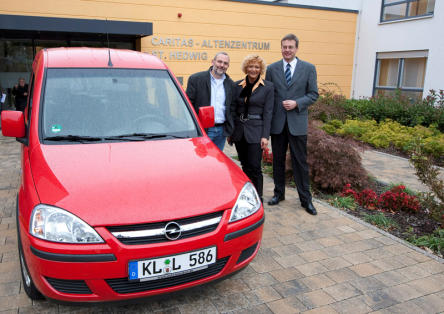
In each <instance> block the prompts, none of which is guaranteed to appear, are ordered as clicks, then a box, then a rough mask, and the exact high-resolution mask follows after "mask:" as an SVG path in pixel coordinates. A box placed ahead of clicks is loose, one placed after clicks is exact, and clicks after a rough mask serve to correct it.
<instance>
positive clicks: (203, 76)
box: [186, 52, 234, 150]
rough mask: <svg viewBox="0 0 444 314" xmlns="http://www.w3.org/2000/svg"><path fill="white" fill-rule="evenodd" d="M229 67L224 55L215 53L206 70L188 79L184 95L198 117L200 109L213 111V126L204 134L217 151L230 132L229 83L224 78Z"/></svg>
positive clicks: (231, 122) (230, 92) (231, 82)
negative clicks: (208, 108)
mask: <svg viewBox="0 0 444 314" xmlns="http://www.w3.org/2000/svg"><path fill="white" fill-rule="evenodd" d="M229 65H230V57H229V56H228V54H227V53H226V52H218V53H217V54H216V55H215V56H214V58H213V60H212V66H211V67H210V69H209V70H207V71H203V72H198V73H195V74H193V75H191V76H190V78H189V79H188V85H187V91H186V93H187V95H188V98H189V99H190V101H191V103H192V105H193V107H194V110H196V113H199V108H200V107H202V106H212V107H214V122H215V125H214V127H212V128H209V129H208V130H207V134H208V136H209V138H210V139H211V140H212V141H213V143H214V144H216V146H217V147H219V149H220V150H223V149H224V146H225V140H226V138H227V136H230V135H231V133H232V132H233V128H234V123H233V118H232V117H231V113H230V105H231V102H232V99H233V80H232V79H231V78H230V77H229V76H228V75H227V74H226V72H227V69H228V67H229Z"/></svg>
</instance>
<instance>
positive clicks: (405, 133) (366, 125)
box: [322, 120, 444, 158]
mask: <svg viewBox="0 0 444 314" xmlns="http://www.w3.org/2000/svg"><path fill="white" fill-rule="evenodd" d="M322 129H323V130H325V131H327V132H328V133H329V134H338V135H341V136H348V137H353V138H355V139H357V140H360V141H363V142H365V143H368V144H371V145H373V146H374V147H376V148H388V147H395V148H397V149H399V150H401V151H403V152H405V153H408V152H409V151H410V150H411V149H412V147H413V146H414V145H415V142H417V141H419V142H420V143H421V145H422V146H423V150H424V151H425V152H427V153H429V154H431V155H433V156H434V157H435V158H442V156H444V134H442V133H441V132H440V131H439V130H438V129H437V128H436V126H435V125H432V126H430V127H429V128H426V127H424V126H420V125H417V126H415V127H413V128H412V127H407V126H404V125H401V124H399V123H398V122H396V121H391V120H385V121H382V122H379V123H377V122H376V121H375V120H346V121H345V122H344V123H342V122H340V121H338V120H332V121H330V122H328V123H326V124H324V125H323V126H322Z"/></svg>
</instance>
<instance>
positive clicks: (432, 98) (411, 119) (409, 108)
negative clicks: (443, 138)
mask: <svg viewBox="0 0 444 314" xmlns="http://www.w3.org/2000/svg"><path fill="white" fill-rule="evenodd" d="M320 90H321V96H320V97H319V100H318V102H316V103H315V104H314V105H312V106H310V107H311V108H310V111H311V112H310V114H311V117H312V118H314V119H319V120H322V121H324V122H328V121H330V120H331V119H338V120H341V121H345V120H346V119H360V120H375V121H377V122H381V121H384V120H386V119H391V120H393V121H396V122H398V123H400V124H402V125H405V126H410V127H414V126H416V125H422V126H425V127H429V126H431V125H432V124H434V125H435V126H436V128H437V129H438V130H440V131H441V132H444V104H443V103H444V91H443V90H440V91H439V92H437V91H434V90H431V91H430V93H429V95H428V96H427V97H426V98H425V99H424V100H419V101H416V102H412V101H411V100H410V99H408V98H406V97H402V96H401V94H400V93H399V92H398V93H396V94H395V95H394V96H377V97H371V98H368V99H345V97H343V96H338V95H335V94H334V93H333V92H332V91H328V92H326V93H322V88H321V89H320Z"/></svg>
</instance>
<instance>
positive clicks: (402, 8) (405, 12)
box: [381, 0, 435, 22]
mask: <svg viewBox="0 0 444 314" xmlns="http://www.w3.org/2000/svg"><path fill="white" fill-rule="evenodd" d="M434 8H435V0H382V9H381V22H386V21H393V20H401V19H406V18H411V17H415V16H427V15H433V10H434Z"/></svg>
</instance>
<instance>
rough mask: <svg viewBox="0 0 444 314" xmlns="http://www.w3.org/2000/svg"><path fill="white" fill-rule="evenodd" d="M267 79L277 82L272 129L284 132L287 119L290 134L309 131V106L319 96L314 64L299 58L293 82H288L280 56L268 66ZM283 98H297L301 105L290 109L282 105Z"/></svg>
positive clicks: (301, 133) (273, 132)
mask: <svg viewBox="0 0 444 314" xmlns="http://www.w3.org/2000/svg"><path fill="white" fill-rule="evenodd" d="M265 79H266V80H268V81H271V82H272V83H273V84H274V108H273V119H272V121H271V133H272V134H280V133H282V130H283V129H284V126H285V121H287V123H288V129H289V131H290V134H291V135H294V136H298V135H307V130H308V106H310V105H311V104H312V103H314V102H315V101H316V99H318V97H319V94H318V85H317V78H316V68H315V66H314V65H313V64H311V63H308V62H305V61H302V60H300V59H298V62H297V63H296V69H295V70H294V73H293V77H292V78H291V82H290V85H288V84H287V81H286V79H285V73H284V65H283V63H282V59H281V60H279V61H277V62H275V63H273V64H270V65H269V66H268V67H267V75H266V76H265ZM283 100H295V101H296V103H297V104H298V105H297V107H296V108H295V109H293V110H289V111H287V110H285V108H284V107H283V106H282V101H283Z"/></svg>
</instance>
